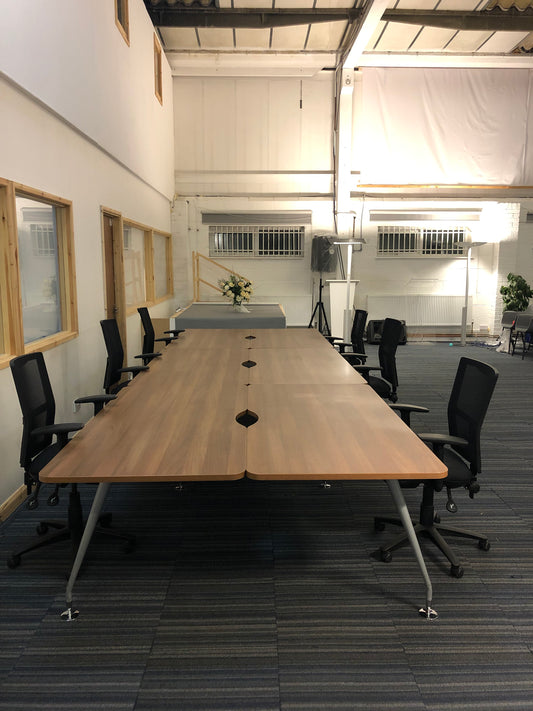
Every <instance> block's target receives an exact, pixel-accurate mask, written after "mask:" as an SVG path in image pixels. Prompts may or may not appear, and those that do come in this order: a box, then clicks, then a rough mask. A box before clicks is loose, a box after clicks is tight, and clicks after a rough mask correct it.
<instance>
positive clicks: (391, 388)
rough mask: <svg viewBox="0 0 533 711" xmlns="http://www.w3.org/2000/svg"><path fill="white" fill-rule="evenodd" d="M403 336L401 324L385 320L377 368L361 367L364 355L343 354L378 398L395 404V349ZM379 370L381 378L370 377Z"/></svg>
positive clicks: (392, 320)
mask: <svg viewBox="0 0 533 711" xmlns="http://www.w3.org/2000/svg"><path fill="white" fill-rule="evenodd" d="M402 334H403V324H402V322H401V321H398V320H397V319H394V318H386V319H385V321H384V323H383V331H382V335H381V341H380V343H379V347H378V358H379V366H372V365H363V364H364V360H363V359H364V358H366V355H365V354H364V353H363V354H360V353H343V354H342V355H343V358H345V359H346V360H347V361H348V362H349V363H350V364H351V365H352V366H353V367H354V368H355V370H357V372H358V373H361V375H362V376H363V377H364V379H365V380H366V381H367V383H368V384H369V385H370V387H371V388H372V389H373V390H375V391H376V392H377V394H378V395H380V397H382V398H385V399H387V400H390V401H391V402H396V401H397V400H398V395H397V394H396V390H397V388H398V373H397V370H396V349H397V347H398V343H399V342H400V339H401V337H402ZM374 370H379V371H380V374H381V377H377V376H374V375H370V373H371V372H372V371H374Z"/></svg>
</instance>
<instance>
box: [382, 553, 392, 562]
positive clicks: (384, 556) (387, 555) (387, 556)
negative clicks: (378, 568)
mask: <svg viewBox="0 0 533 711" xmlns="http://www.w3.org/2000/svg"><path fill="white" fill-rule="evenodd" d="M380 555H381V560H382V561H383V562H384V563H390V562H391V560H392V553H391V552H390V551H380Z"/></svg>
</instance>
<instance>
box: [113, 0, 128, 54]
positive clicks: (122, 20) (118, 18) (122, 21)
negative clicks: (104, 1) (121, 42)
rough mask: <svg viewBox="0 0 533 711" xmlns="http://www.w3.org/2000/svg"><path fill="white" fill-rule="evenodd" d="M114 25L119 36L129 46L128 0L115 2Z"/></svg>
mask: <svg viewBox="0 0 533 711" xmlns="http://www.w3.org/2000/svg"><path fill="white" fill-rule="evenodd" d="M115 24H116V26H117V27H118V29H119V32H120V34H121V35H122V36H123V37H124V39H125V41H126V42H127V44H128V45H129V43H130V16H129V8H128V0H115Z"/></svg>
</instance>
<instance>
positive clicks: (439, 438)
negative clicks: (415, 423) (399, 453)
mask: <svg viewBox="0 0 533 711" xmlns="http://www.w3.org/2000/svg"><path fill="white" fill-rule="evenodd" d="M418 436H419V437H420V439H421V440H422V441H423V442H425V443H426V444H428V445H431V448H432V450H433V453H434V454H435V455H436V456H437V457H439V455H440V452H442V450H443V449H444V447H445V446H446V445H447V444H448V445H456V446H461V445H463V446H465V445H467V444H468V441H467V440H466V439H463V438H462V437H454V436H453V435H449V434H436V433H434V432H419V433H418Z"/></svg>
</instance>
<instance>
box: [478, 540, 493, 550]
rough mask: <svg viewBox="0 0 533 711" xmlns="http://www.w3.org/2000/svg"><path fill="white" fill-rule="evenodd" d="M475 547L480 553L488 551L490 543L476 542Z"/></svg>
mask: <svg viewBox="0 0 533 711" xmlns="http://www.w3.org/2000/svg"><path fill="white" fill-rule="evenodd" d="M477 547H478V548H480V549H481V550H482V551H490V541H478V543H477Z"/></svg>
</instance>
